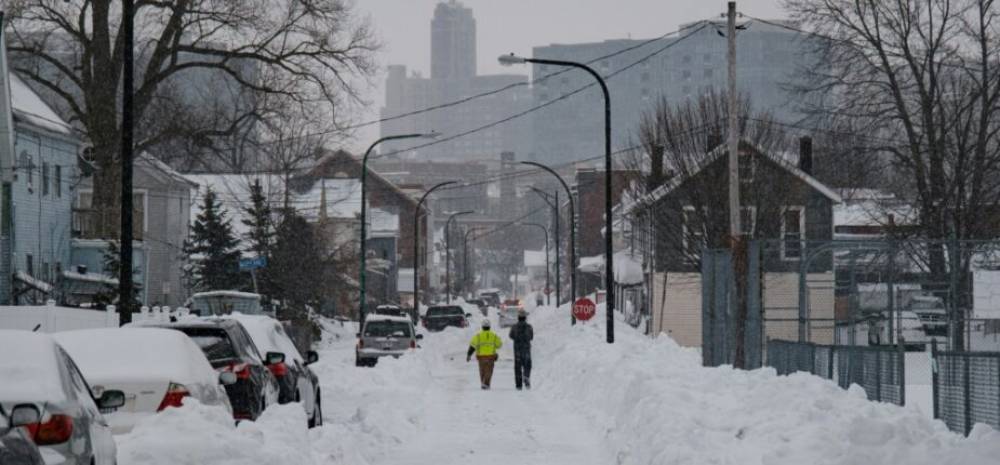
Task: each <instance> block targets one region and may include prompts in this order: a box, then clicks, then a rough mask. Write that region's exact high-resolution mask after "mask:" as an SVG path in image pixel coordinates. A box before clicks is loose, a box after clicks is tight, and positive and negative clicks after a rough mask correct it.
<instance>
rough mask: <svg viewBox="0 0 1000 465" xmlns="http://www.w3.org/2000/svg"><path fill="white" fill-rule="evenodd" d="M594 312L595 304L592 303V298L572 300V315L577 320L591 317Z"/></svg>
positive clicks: (595, 310)
mask: <svg viewBox="0 0 1000 465" xmlns="http://www.w3.org/2000/svg"><path fill="white" fill-rule="evenodd" d="M596 313H597V306H596V305H594V301H593V300H590V299H588V298H586V297H583V298H580V299H578V300H577V301H576V302H573V316H574V317H576V319H577V320H580V321H587V320H589V319H591V318H593V317H594V315H595V314H596Z"/></svg>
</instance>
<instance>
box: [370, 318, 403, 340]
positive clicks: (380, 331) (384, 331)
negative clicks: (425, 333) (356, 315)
mask: <svg viewBox="0 0 1000 465" xmlns="http://www.w3.org/2000/svg"><path fill="white" fill-rule="evenodd" d="M411 334H412V333H411V331H410V324H409V323H406V322H405V321H385V320H383V321H369V322H368V323H367V324H366V325H365V337H410V336H411Z"/></svg>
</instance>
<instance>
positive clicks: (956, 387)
mask: <svg viewBox="0 0 1000 465" xmlns="http://www.w3.org/2000/svg"><path fill="white" fill-rule="evenodd" d="M933 357H934V365H935V366H934V368H935V369H934V417H935V418H939V419H941V420H942V421H944V422H945V424H947V425H948V428H950V429H951V430H952V431H957V432H961V433H964V434H969V431H971V430H972V425H974V424H976V423H985V424H987V425H990V426H992V427H993V428H1000V352H957V351H937V350H934V352H933Z"/></svg>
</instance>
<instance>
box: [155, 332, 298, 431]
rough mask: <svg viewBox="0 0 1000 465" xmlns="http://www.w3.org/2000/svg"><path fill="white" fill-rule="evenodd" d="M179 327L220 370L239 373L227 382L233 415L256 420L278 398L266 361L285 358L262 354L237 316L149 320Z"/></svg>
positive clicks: (276, 385) (269, 363) (276, 387)
mask: <svg viewBox="0 0 1000 465" xmlns="http://www.w3.org/2000/svg"><path fill="white" fill-rule="evenodd" d="M141 325H142V326H154V327H161V328H169V329H175V330H178V331H180V332H182V333H184V334H187V335H188V337H190V338H191V340H192V341H194V343H195V344H197V345H198V347H200V348H201V351H202V352H204V354H205V357H207V358H208V362H209V363H210V364H211V365H212V368H215V370H216V371H219V372H227V371H228V372H232V373H235V374H236V382H235V383H233V384H230V385H228V386H226V394H227V395H228V397H229V403H230V405H232V408H233V418H236V419H237V420H256V419H257V417H259V416H260V414H261V413H263V412H264V409H266V408H267V407H268V406H270V405H272V404H274V403H276V402H278V392H279V390H280V389H279V388H278V380H277V378H275V377H274V374H272V373H271V370H270V369H269V368H268V367H267V365H274V364H276V363H278V362H282V361H284V355H282V354H281V353H268V354H266V355H265V356H264V357H261V355H260V353H259V352H258V351H257V347H256V346H255V345H254V343H253V341H252V340H251V339H250V335H249V334H247V331H246V329H244V328H243V326H242V325H241V324H240V323H239V322H238V321H236V320H233V319H225V318H198V317H191V318H185V319H181V320H178V321H176V322H170V323H167V322H146V323H141Z"/></svg>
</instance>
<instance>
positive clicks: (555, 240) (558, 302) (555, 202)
mask: <svg viewBox="0 0 1000 465" xmlns="http://www.w3.org/2000/svg"><path fill="white" fill-rule="evenodd" d="M528 188H529V189H531V190H532V191H534V192H535V193H536V194H538V196H539V197H541V198H542V200H544V201H545V203H547V204H549V206H550V207H552V216H553V217H554V218H555V228H556V230H555V234H553V237H552V243H553V244H554V245H555V248H556V307H558V306H559V305H561V304H562V299H561V298H560V297H561V296H562V290H561V289H560V288H561V287H562V281H560V280H559V267H560V262H561V260H560V258H559V191H558V190H557V191H555V195H552V194H549V193H548V192H545V191H543V190H541V189H539V188H537V187H534V186H528ZM549 197H555V200H552V199H549ZM546 297H547V296H546Z"/></svg>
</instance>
